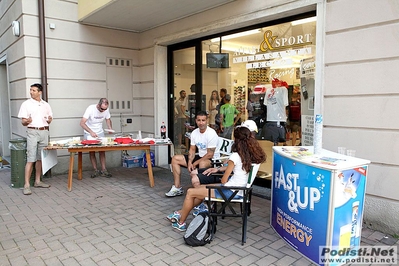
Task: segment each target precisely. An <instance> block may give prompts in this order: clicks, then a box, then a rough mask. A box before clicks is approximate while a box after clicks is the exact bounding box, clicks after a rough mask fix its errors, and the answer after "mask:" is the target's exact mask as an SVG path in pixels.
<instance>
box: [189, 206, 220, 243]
mask: <svg viewBox="0 0 399 266" xmlns="http://www.w3.org/2000/svg"><path fill="white" fill-rule="evenodd" d="M211 221H212V219H211V218H210V217H209V213H208V212H200V213H199V214H198V215H197V216H196V217H195V218H194V219H193V220H192V221H191V223H190V224H189V226H188V228H187V230H186V233H185V234H184V237H183V239H184V241H185V242H186V244H187V245H189V246H192V247H197V246H204V245H206V244H209V243H210V242H211V241H212V239H211V235H210V232H211V230H212V224H211ZM215 231H216V230H215Z"/></svg>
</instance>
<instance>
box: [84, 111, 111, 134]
mask: <svg viewBox="0 0 399 266" xmlns="http://www.w3.org/2000/svg"><path fill="white" fill-rule="evenodd" d="M83 117H84V118H86V119H87V121H86V125H87V126H88V127H89V128H90V129H91V130H93V132H94V133H96V134H101V133H103V132H104V131H103V121H104V119H110V118H111V114H110V113H109V110H108V109H107V110H105V111H104V112H100V111H98V109H97V104H92V105H90V106H89V107H87V109H86V111H85V113H84V115H83ZM84 132H85V133H86V134H90V133H89V132H87V131H86V130H84Z"/></svg>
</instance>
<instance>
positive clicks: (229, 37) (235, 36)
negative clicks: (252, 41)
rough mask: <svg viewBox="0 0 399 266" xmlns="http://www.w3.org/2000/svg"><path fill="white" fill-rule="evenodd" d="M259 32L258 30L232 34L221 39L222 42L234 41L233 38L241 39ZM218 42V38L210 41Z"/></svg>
mask: <svg viewBox="0 0 399 266" xmlns="http://www.w3.org/2000/svg"><path fill="white" fill-rule="evenodd" d="M259 32H260V29H256V30H249V31H244V32H239V33H234V34H230V35H226V36H223V37H222V41H225V40H229V39H234V38H239V37H243V36H248V35H252V34H256V33H259ZM219 41H220V38H213V39H211V42H219Z"/></svg>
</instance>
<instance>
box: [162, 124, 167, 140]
mask: <svg viewBox="0 0 399 266" xmlns="http://www.w3.org/2000/svg"><path fill="white" fill-rule="evenodd" d="M161 138H163V139H166V126H165V122H162V125H161Z"/></svg>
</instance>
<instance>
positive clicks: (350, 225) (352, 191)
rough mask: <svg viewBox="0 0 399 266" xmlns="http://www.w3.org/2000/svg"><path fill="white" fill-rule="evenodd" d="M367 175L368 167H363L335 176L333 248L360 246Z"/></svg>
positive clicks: (354, 247)
mask: <svg viewBox="0 0 399 266" xmlns="http://www.w3.org/2000/svg"><path fill="white" fill-rule="evenodd" d="M366 174H367V166H363V167H356V168H353V169H349V170H343V171H337V172H336V174H335V176H334V194H333V197H334V200H333V201H334V224H333V233H332V243H331V246H333V247H335V248H336V249H337V250H349V249H351V250H354V249H356V248H358V247H359V246H360V236H361V230H362V216H363V206H364V195H365V187H366ZM347 257H349V256H347ZM343 258H345V256H344V257H343ZM330 265H340V264H330Z"/></svg>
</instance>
